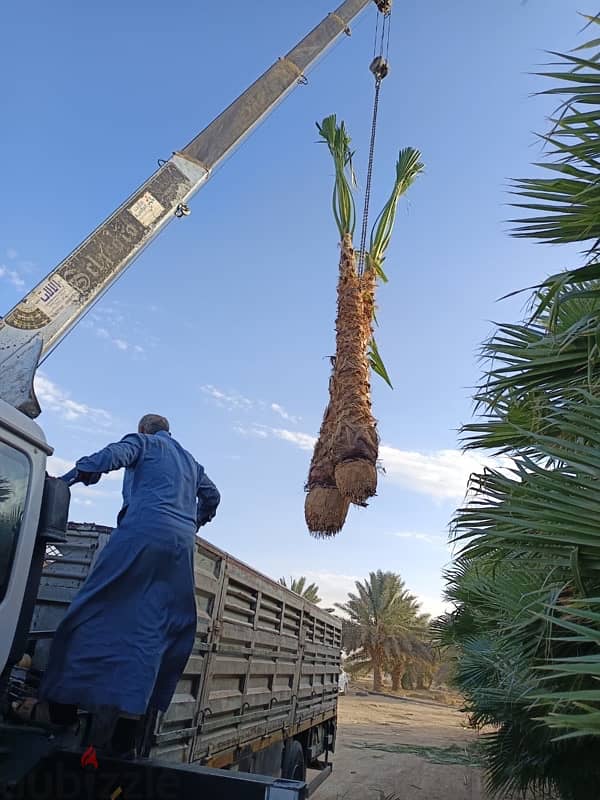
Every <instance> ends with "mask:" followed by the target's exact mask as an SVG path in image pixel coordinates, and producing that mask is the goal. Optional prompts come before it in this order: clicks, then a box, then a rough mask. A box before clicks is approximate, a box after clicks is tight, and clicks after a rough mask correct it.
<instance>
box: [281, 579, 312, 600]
mask: <svg viewBox="0 0 600 800" xmlns="http://www.w3.org/2000/svg"><path fill="white" fill-rule="evenodd" d="M279 583H280V584H281V585H282V586H285V587H286V589H290V590H291V591H292V592H295V593H296V594H299V595H300V596H301V597H304V599H305V600H308V601H309V602H311V603H320V602H321V598H320V597H319V587H318V586H317V584H316V583H309V584H308V586H307V584H306V578H305V577H304V575H301V576H300V577H299V578H290V581H289V584H288V582H287V581H286V579H285V578H280V579H279Z"/></svg>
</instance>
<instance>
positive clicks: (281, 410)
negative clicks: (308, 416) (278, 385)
mask: <svg viewBox="0 0 600 800" xmlns="http://www.w3.org/2000/svg"><path fill="white" fill-rule="evenodd" d="M271 411H273V412H275V414H279V416H280V417H281V418H282V419H284V420H286V422H293V423H294V424H296V423H297V422H299V419H300V418H299V417H293V416H292V415H291V414H290V413H289V412H288V411H286V410H285V408H284V407H283V406H281V405H279V403H271Z"/></svg>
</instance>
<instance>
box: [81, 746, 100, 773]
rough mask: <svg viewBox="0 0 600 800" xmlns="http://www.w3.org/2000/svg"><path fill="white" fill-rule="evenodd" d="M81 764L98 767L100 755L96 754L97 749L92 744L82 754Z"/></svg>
mask: <svg viewBox="0 0 600 800" xmlns="http://www.w3.org/2000/svg"><path fill="white" fill-rule="evenodd" d="M81 766H82V767H93V768H94V769H98V756H97V755H96V749H95V748H94V747H92V745H90V746H89V747H88V749H87V750H86V751H85V753H84V754H83V755H82V756H81Z"/></svg>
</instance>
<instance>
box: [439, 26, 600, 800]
mask: <svg viewBox="0 0 600 800" xmlns="http://www.w3.org/2000/svg"><path fill="white" fill-rule="evenodd" d="M590 21H591V22H593V23H594V24H598V23H599V22H600V19H598V18H594V19H592V20H590ZM588 47H589V48H591V50H592V52H591V53H590V55H589V57H587V58H586V57H585V53H584V55H583V56H582V55H581V52H579V53H575V54H572V55H562V56H559V59H560V62H559V65H558V66H556V67H554V68H553V69H552V70H551V71H548V72H546V73H544V74H545V75H546V76H547V77H549V78H551V79H552V80H553V81H555V82H557V83H556V85H555V86H553V87H552V88H551V89H550V90H548V91H549V93H550V94H551V95H552V96H556V97H559V98H560V99H561V100H562V101H563V102H562V105H561V107H560V110H559V113H558V114H557V115H556V118H555V119H554V120H553V121H552V131H551V132H550V134H549V135H548V136H547V137H544V138H545V141H546V143H547V144H548V145H549V147H550V155H551V160H550V161H549V162H545V163H544V164H542V165H541V166H543V167H545V168H547V169H549V170H550V171H551V174H550V175H546V176H542V177H536V178H534V179H522V180H519V181H517V183H516V187H515V190H516V193H517V195H518V203H517V204H518V205H519V206H520V207H521V208H522V209H525V210H527V211H528V212H533V215H529V216H527V217H526V218H525V219H522V220H516V223H517V225H518V228H517V231H516V233H517V235H518V236H522V237H529V238H533V239H536V240H538V241H543V242H547V243H551V244H559V243H572V242H585V243H586V247H587V250H586V263H585V264H584V266H583V267H580V268H577V269H571V270H567V271H565V272H563V273H560V274H558V275H554V276H552V277H550V278H548V279H547V280H544V281H543V283H542V284H540V286H539V287H537V288H536V290H535V293H534V295H533V299H532V307H531V317H530V319H529V320H528V321H527V322H525V323H524V324H504V325H501V326H500V327H499V329H498V331H497V333H496V334H495V335H494V336H493V337H492V339H491V340H490V341H489V342H487V343H486V345H485V346H484V356H485V357H486V358H487V360H488V368H487V369H486V372H485V374H484V377H483V380H482V381H481V384H480V387H479V389H478V392H477V394H476V401H477V407H478V410H479V413H480V419H479V420H478V421H476V422H474V423H471V424H469V425H466V426H465V427H464V429H463V432H464V436H465V440H466V446H467V447H469V448H484V449H486V450H488V451H489V450H492V451H496V452H497V453H501V454H506V455H508V456H510V458H511V462H510V464H511V465H510V467H509V468H508V469H488V470H486V471H485V472H484V473H483V474H480V475H476V476H474V477H473V478H472V480H471V486H470V488H471V492H470V494H469V496H468V497H467V502H466V503H465V506H464V507H463V508H462V509H459V511H458V512H457V513H456V516H455V520H454V538H455V541H456V542H457V543H458V545H459V546H460V547H461V548H462V549H461V550H460V552H459V554H458V556H457V558H456V559H455V561H454V563H453V565H452V567H451V569H450V570H449V572H448V575H447V578H448V586H447V599H448V600H450V601H451V602H452V603H453V604H454V611H453V612H452V613H451V614H449V615H448V617H447V618H446V619H445V621H444V623H443V624H442V625H441V628H440V633H441V636H442V638H443V640H445V641H446V642H449V643H450V644H451V645H453V646H456V647H457V649H458V652H459V658H458V663H457V667H456V679H457V683H458V686H459V688H460V689H461V690H462V692H463V693H464V694H465V696H466V698H467V703H468V706H469V709H470V712H471V715H472V719H473V721H474V723H475V724H477V725H488V726H489V725H491V726H492V727H493V732H492V733H491V734H487V735H486V737H485V739H484V742H485V746H486V757H487V766H488V772H487V775H488V781H489V784H490V788H491V789H492V790H493V791H495V792H498V793H501V792H521V793H525V792H528V791H533V792H539V793H546V794H544V796H553V797H560V798H563V800H593V798H597V797H598V792H599V787H600V763H599V762H598V757H597V753H598V742H599V740H598V736H599V735H600V689H599V688H598V687H599V684H598V676H599V675H600V491H599V486H600V447H599V445H600V211H599V209H600V49H599V47H598V40H597V39H596V40H595V41H594V42H591V43H590V45H589V46H588Z"/></svg>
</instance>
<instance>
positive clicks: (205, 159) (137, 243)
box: [0, 0, 391, 418]
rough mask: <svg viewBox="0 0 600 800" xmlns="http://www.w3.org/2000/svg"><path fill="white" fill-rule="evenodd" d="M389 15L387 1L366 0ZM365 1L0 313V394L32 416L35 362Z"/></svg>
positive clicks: (282, 63)
mask: <svg viewBox="0 0 600 800" xmlns="http://www.w3.org/2000/svg"><path fill="white" fill-rule="evenodd" d="M373 1H374V2H375V4H376V5H377V8H378V11H379V12H380V13H383V14H386V13H389V10H390V5H391V0H373ZM370 2H371V0H344V2H343V3H342V4H341V5H340V6H339V8H337V9H336V10H335V11H334V12H332V13H331V14H329V15H328V16H327V17H325V19H324V20H323V21H322V22H321V23H320V24H319V25H317V27H316V28H314V29H313V30H312V31H311V32H310V33H309V34H308V35H307V36H305V38H304V39H302V41H301V42H299V44H297V45H296V46H295V47H294V48H293V49H292V50H290V52H289V53H288V54H287V55H286V56H284V57H283V58H280V59H278V60H277V61H276V62H275V63H274V64H273V66H272V67H270V68H269V69H268V70H267V71H266V72H265V73H264V74H263V75H262V76H261V77H260V78H258V80H257V81H255V82H254V83H253V84H252V85H251V86H250V87H249V88H248V89H246V91H245V92H244V93H243V94H241V95H240V96H239V97H238V98H237V100H235V101H234V102H233V103H232V104H231V105H230V106H229V107H228V108H226V109H225V111H223V112H222V113H221V114H220V115H219V116H218V117H217V118H216V119H214V120H213V121H212V122H211V123H210V124H209V125H208V126H207V127H206V128H205V129H204V130H203V131H202V132H201V133H199V134H198V136H196V137H195V138H194V139H193V140H192V141H191V142H190V143H189V144H188V145H187V146H186V147H184V148H183V149H182V150H180V151H178V152H175V153H174V154H173V156H172V157H171V158H170V159H169V160H168V161H166V162H165V163H163V164H162V166H160V167H159V169H158V170H157V171H156V172H155V173H154V174H153V175H152V176H151V177H150V178H149V179H148V180H147V181H146V182H145V183H144V184H142V186H140V187H139V189H137V191H135V192H134V193H133V194H132V195H131V196H130V197H129V198H128V199H127V200H126V201H125V202H124V203H123V204H122V205H121V206H120V207H119V208H118V209H117V210H116V211H115V212H114V213H113V214H112V215H111V216H110V217H108V219H107V220H105V221H104V222H103V223H102V224H101V225H100V226H99V227H98V228H96V230H95V231H94V232H93V233H92V234H91V235H90V236H89V237H88V238H87V239H85V240H84V241H83V242H82V243H81V244H80V245H79V246H78V247H77V248H76V249H75V250H73V252H72V253H71V254H70V255H68V256H67V257H66V258H65V259H64V260H63V261H62V262H61V263H60V264H59V265H58V266H57V267H56V268H55V269H54V270H52V271H51V272H50V273H49V274H48V275H47V276H46V277H45V278H44V279H43V280H42V281H41V282H40V283H38V285H37V286H36V287H35V288H33V289H32V290H31V291H30V292H29V293H28V294H27V295H26V296H25V297H24V298H23V299H22V300H21V301H20V302H19V303H18V304H17V305H16V306H15V307H14V308H13V309H11V310H10V311H9V312H8V314H7V315H6V316H5V317H4V318H3V319H0V399H2V400H4V401H6V402H8V403H10V404H11V405H12V406H14V407H15V408H17V409H19V410H20V411H22V412H23V413H25V414H27V415H28V416H29V417H31V418H35V417H37V416H38V415H39V414H40V407H39V404H38V401H37V399H36V396H35V392H34V389H33V379H34V376H35V372H36V369H37V367H38V364H40V363H41V362H42V361H43V360H44V358H45V357H46V356H47V355H48V354H49V353H50V352H51V351H52V350H53V349H54V347H56V345H57V344H58V343H59V342H60V341H61V339H62V338H63V337H64V336H65V335H66V334H67V333H68V332H69V331H70V330H71V329H72V328H73V327H74V326H75V325H76V324H77V322H78V321H79V319H80V318H81V317H82V316H83V315H84V314H85V313H86V312H87V311H88V310H89V308H90V307H91V306H92V305H93V304H94V303H96V302H97V301H98V300H99V299H100V297H101V296H102V295H103V294H104V293H105V292H106V291H107V289H108V288H109V287H110V286H111V284H112V283H114V281H116V280H117V278H118V277H119V276H120V275H121V274H122V273H123V271H124V270H125V269H126V268H127V267H128V266H129V265H130V264H131V263H132V261H133V260H134V259H135V258H136V257H137V256H138V255H139V253H140V252H141V251H142V250H143V249H144V247H146V245H148V244H149V243H150V242H151V241H152V240H153V239H154V238H155V237H156V236H157V235H158V234H159V233H160V232H161V231H162V230H163V228H165V226H166V225H167V224H168V223H169V222H171V220H172V219H173V218H174V217H180V216H184V215H186V214H187V213H189V211H188V208H187V205H186V204H187V201H188V200H189V199H190V197H192V195H194V194H195V193H196V192H197V191H198V189H200V188H201V186H202V185H203V184H204V183H205V182H206V181H207V179H208V178H209V177H210V175H211V173H212V171H213V170H214V169H215V168H216V167H217V166H218V165H219V164H220V163H221V162H222V161H223V160H224V159H225V158H226V157H227V156H228V155H230V154H231V152H232V151H233V150H234V149H235V148H236V147H237V145H239V144H240V143H241V142H242V141H243V140H244V139H245V137H246V136H248V134H249V133H250V132H251V131H252V130H253V129H254V128H255V127H256V126H257V125H258V124H259V123H260V122H261V121H262V120H263V119H264V118H265V117H266V116H268V115H269V114H270V113H271V111H273V109H274V108H275V107H276V106H277V105H278V104H279V102H281V100H283V99H284V97H286V95H287V94H288V93H289V92H290V91H291V90H292V89H293V88H294V87H295V86H296V85H297V84H298V83H300V82H302V79H303V77H304V75H305V73H306V72H307V71H308V69H309V68H310V67H311V66H313V65H314V64H315V62H316V61H317V60H318V59H319V57H320V56H322V55H323V53H325V51H326V50H327V49H328V48H329V47H330V46H331V45H332V44H333V43H334V42H335V41H336V39H338V38H339V37H340V36H341V35H342V34H343V33H349V28H348V26H349V23H350V22H351V21H352V20H353V19H354V18H355V17H356V16H357V15H358V14H359V13H360V12H361V11H363V10H364V9H365V8H366V6H367V5H368V4H369V3H370Z"/></svg>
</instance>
